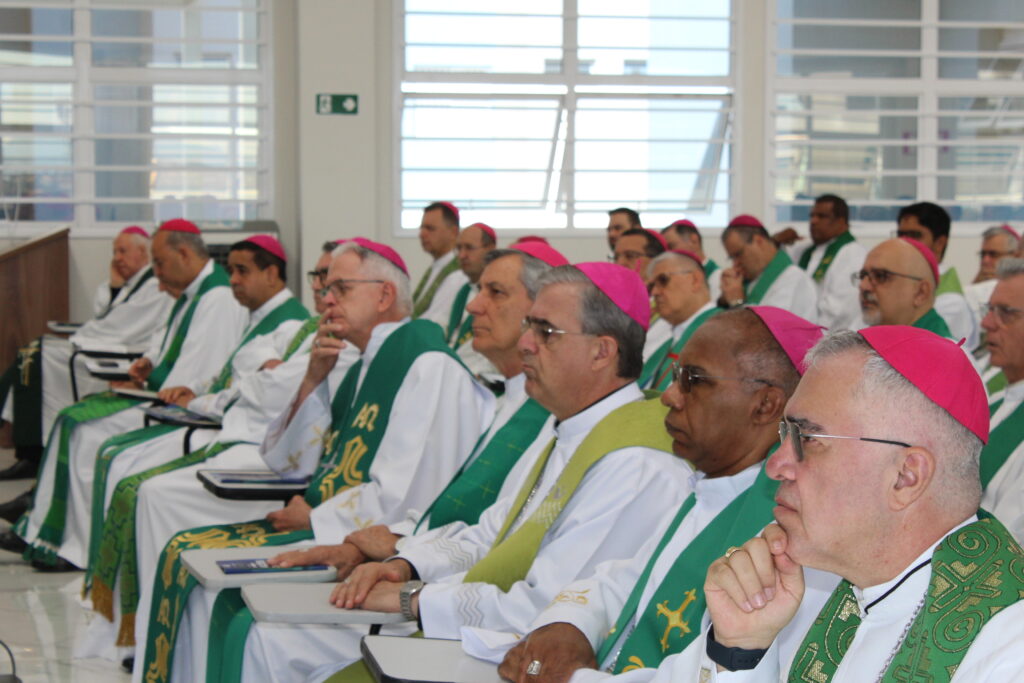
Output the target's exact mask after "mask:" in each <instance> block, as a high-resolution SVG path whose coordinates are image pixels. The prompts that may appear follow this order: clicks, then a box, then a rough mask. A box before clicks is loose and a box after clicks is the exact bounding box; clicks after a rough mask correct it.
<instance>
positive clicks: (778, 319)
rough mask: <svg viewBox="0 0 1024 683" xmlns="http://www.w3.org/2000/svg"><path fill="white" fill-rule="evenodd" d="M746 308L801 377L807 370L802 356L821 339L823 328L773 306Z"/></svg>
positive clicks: (823, 332)
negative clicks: (769, 334) (759, 320)
mask: <svg viewBox="0 0 1024 683" xmlns="http://www.w3.org/2000/svg"><path fill="white" fill-rule="evenodd" d="M747 308H748V309H749V310H751V311H753V312H754V314H755V315H756V316H757V317H758V318H760V319H761V322H763V323H764V324H765V327H767V328H768V331H769V332H771V333H772V336H773V337H775V341H777V342H778V343H779V346H781V347H782V350H783V351H785V352H786V356H788V357H789V361H790V362H791V363H792V364H793V367H794V368H796V371H797V372H799V373H800V375H801V376H803V374H804V370H806V369H807V365H806V364H805V363H804V356H806V355H807V352H808V351H810V350H811V347H812V346H814V345H815V344H817V343H818V340H819V339H821V338H822V336H823V335H824V334H825V332H826V330H825V328H824V327H822V326H821V325H815V324H814V323H812V322H810V321H809V320H804V319H803V318H801V317H800V316H798V315H796V314H795V313H790V312H789V311H787V310H785V309H782V308H776V307H775V306H747Z"/></svg>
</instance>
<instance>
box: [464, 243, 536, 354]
mask: <svg viewBox="0 0 1024 683" xmlns="http://www.w3.org/2000/svg"><path fill="white" fill-rule="evenodd" d="M521 268H522V261H521V257H517V256H503V257H501V258H499V259H498V260H497V261H493V262H492V263H490V264H489V265H488V266H487V267H486V268H484V272H483V274H482V275H481V276H480V293H479V294H477V295H476V296H475V297H473V300H472V301H470V302H469V304H468V305H467V306H466V310H467V311H468V312H469V313H470V314H471V315H472V316H473V348H474V349H475V350H476V351H478V352H480V353H482V354H484V355H485V356H486V355H487V354H488V353H489V352H492V351H506V350H509V349H512V348H515V345H516V343H517V342H518V341H519V337H520V335H521V334H522V324H523V318H525V317H526V315H527V314H528V313H529V312H530V306H531V305H532V304H533V301H532V300H531V299H530V297H529V295H528V294H527V293H526V287H524V286H523V283H522V282H520V281H519V273H520V269H521Z"/></svg>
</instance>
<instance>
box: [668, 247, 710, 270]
mask: <svg viewBox="0 0 1024 683" xmlns="http://www.w3.org/2000/svg"><path fill="white" fill-rule="evenodd" d="M668 253H670V254H679V255H680V256H685V257H686V258H688V259H690V260H691V261H693V262H694V263H696V264H697V267H698V268H701V269H703V268H704V263H703V262H702V261H701V260H700V256H697V255H696V254H694V253H693V252H692V251H690V250H688V249H671V250H669V252H668Z"/></svg>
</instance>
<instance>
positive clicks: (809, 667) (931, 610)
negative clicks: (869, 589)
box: [788, 512, 1024, 683]
mask: <svg viewBox="0 0 1024 683" xmlns="http://www.w3.org/2000/svg"><path fill="white" fill-rule="evenodd" d="M982 514H985V513H982V512H979V515H982ZM931 565H932V566H931V580H930V581H929V583H928V591H927V593H926V594H925V599H924V605H923V607H922V609H921V610H920V612H919V613H918V615H917V617H916V618H915V619H914V621H913V623H912V625H911V626H910V630H909V632H908V633H907V635H906V637H905V638H904V639H903V642H902V643H901V644H899V650H898V651H897V652H896V654H895V655H894V656H893V659H892V662H891V663H890V664H889V667H888V668H887V669H886V671H885V673H884V675H883V677H882V679H881V680H882V681H885V683H898V682H902V681H935V682H938V681H949V680H950V679H951V678H952V677H953V675H954V674H955V673H956V670H957V667H958V666H959V665H960V662H961V661H962V660H963V658H964V656H965V655H966V654H967V650H968V649H969V648H970V646H971V643H973V642H974V639H975V637H977V636H978V634H979V633H981V630H982V628H983V627H984V626H985V624H986V623H988V621H989V620H990V619H991V618H992V617H994V616H995V615H996V614H998V613H999V612H1000V611H1002V610H1003V609H1004V608H1006V607H1009V606H1010V605H1012V604H1013V603H1015V602H1017V601H1018V600H1020V599H1021V596H1022V595H1024V550H1021V547H1020V546H1019V545H1018V544H1017V542H1016V541H1015V540H1014V539H1013V536H1011V535H1010V532H1008V531H1007V530H1006V528H1005V527H1004V526H1003V525H1002V524H1000V523H999V521H998V520H996V519H995V518H994V517H990V516H987V515H986V517H985V518H984V519H979V520H978V521H976V522H973V523H971V524H968V525H967V526H964V527H962V528H960V529H958V530H956V531H955V532H953V533H951V534H949V535H948V536H946V537H945V538H944V539H942V542H941V543H939V545H938V546H937V547H936V548H935V552H934V553H933V554H932V559H931ZM860 620H861V618H860V607H859V606H858V605H857V600H856V598H855V597H854V595H853V589H852V588H851V586H850V582H849V581H846V580H845V579H844V580H842V581H840V582H839V585H838V586H837V587H836V589H835V590H834V591H833V592H832V596H831V597H830V598H829V600H828V602H826V603H825V606H824V607H822V609H821V612H819V613H818V616H817V618H815V620H814V623H812V624H811V627H810V629H809V630H808V631H807V635H806V636H805V637H804V640H803V643H802V644H801V645H800V647H799V648H798V649H797V653H796V655H795V656H794V658H793V663H792V665H791V666H790V670H789V678H788V680H789V681H790V683H803V682H804V681H815V682H819V681H820V682H821V683H827V682H828V681H830V680H831V679H832V677H833V676H834V675H835V673H836V670H837V669H838V668H839V665H840V663H841V662H842V660H843V657H844V656H845V655H846V652H847V650H848V649H849V647H850V643H852V642H853V638H854V636H855V635H856V632H857V627H858V626H859V625H860ZM857 666H858V669H859V670H863V669H864V668H865V666H866V664H865V663H863V662H858V664H857ZM868 675H869V676H870V677H871V678H874V676H875V675H876V674H875V673H874V672H869V674H868Z"/></svg>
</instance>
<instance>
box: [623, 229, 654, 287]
mask: <svg viewBox="0 0 1024 683" xmlns="http://www.w3.org/2000/svg"><path fill="white" fill-rule="evenodd" d="M665 248H666V243H665V238H664V237H662V236H661V234H660V233H658V232H657V231H655V230H647V229H645V228H630V229H629V230H627V231H626V232H624V233H622V234H621V235H619V239H617V240H616V241H615V256H614V258H613V261H614V262H615V263H617V264H619V265H620V266H622V267H623V268H629V269H630V270H632V271H633V272H635V273H638V274H639V275H640V277H644V276H645V274H646V271H647V266H648V264H650V262H651V259H653V258H656V257H657V256H659V255H660V254H663V253H665Z"/></svg>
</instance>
